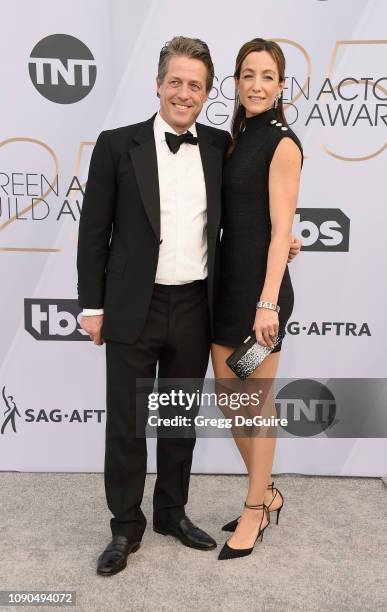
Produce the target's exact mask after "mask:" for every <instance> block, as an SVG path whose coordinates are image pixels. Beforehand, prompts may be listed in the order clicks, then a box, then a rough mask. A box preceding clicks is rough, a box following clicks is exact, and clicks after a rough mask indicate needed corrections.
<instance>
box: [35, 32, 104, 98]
mask: <svg viewBox="0 0 387 612" xmlns="http://www.w3.org/2000/svg"><path fill="white" fill-rule="evenodd" d="M28 69H29V73H30V77H31V81H32V82H33V84H34V86H35V88H36V89H37V90H38V92H39V93H40V94H42V96H44V97H45V98H47V100H50V101H51V102H57V103H58V104H73V103H74V102H79V100H82V98H84V97H85V96H87V94H88V93H90V91H91V90H92V89H93V87H94V83H95V79H96V76H97V66H96V62H95V59H94V57H93V55H92V53H91V51H90V49H88V47H86V45H85V44H84V43H83V42H82V41H80V40H78V38H74V36H69V35H68V34H53V35H52V36H47V37H46V38H43V39H42V40H41V41H40V42H38V44H37V45H35V47H34V48H33V50H32V53H31V56H30V62H29V64H28Z"/></svg>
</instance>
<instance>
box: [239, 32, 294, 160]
mask: <svg viewBox="0 0 387 612" xmlns="http://www.w3.org/2000/svg"><path fill="white" fill-rule="evenodd" d="M254 51H267V52H268V53H270V55H271V57H272V58H273V60H274V61H275V63H276V65H277V70H278V75H279V82H280V83H283V82H284V81H285V56H284V54H283V51H282V49H281V47H280V46H279V45H278V44H277V43H276V42H274V41H272V40H265V39H264V38H253V40H250V41H249V42H247V43H245V44H244V45H243V46H242V47H241V48H240V50H239V53H238V55H237V58H236V62H235V72H234V77H235V78H236V79H239V78H240V74H241V68H242V64H243V62H244V60H245V59H246V57H247V56H248V55H249V53H252V52H254ZM275 116H276V119H277V121H280V122H281V123H282V125H284V126H287V125H288V124H287V121H286V117H285V114H284V107H283V99H282V96H281V98H280V99H279V101H278V106H277V108H276V109H275ZM244 127H245V108H244V106H242V104H241V102H240V100H239V95H238V92H237V89H236V88H235V106H234V113H233V116H232V121H231V136H232V144H231V146H230V150H229V153H231V151H232V150H233V148H234V147H235V141H236V139H237V138H238V136H239V134H240V133H241V132H242V131H243V129H244Z"/></svg>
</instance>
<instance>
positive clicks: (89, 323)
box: [80, 315, 104, 346]
mask: <svg viewBox="0 0 387 612" xmlns="http://www.w3.org/2000/svg"><path fill="white" fill-rule="evenodd" d="M102 324H103V315H92V316H90V317H81V321H80V325H81V327H82V329H84V330H85V332H87V333H88V334H89V336H90V339H91V340H92V341H93V342H94V344H98V346H100V345H101V344H103V343H104V339H103V338H102V336H101V330H102Z"/></svg>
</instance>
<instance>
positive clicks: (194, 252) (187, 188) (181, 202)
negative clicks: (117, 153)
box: [82, 113, 207, 316]
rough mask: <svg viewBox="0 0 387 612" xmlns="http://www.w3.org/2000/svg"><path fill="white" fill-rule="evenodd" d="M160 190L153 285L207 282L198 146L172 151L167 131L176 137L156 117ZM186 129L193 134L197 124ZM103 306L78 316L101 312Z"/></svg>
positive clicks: (185, 145) (204, 202) (204, 205)
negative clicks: (168, 142)
mask: <svg viewBox="0 0 387 612" xmlns="http://www.w3.org/2000/svg"><path fill="white" fill-rule="evenodd" d="M153 130H154V137H155V143H156V154H157V168H158V176H159V190H160V239H161V241H162V242H161V244H160V251H159V259H158V264H157V270H156V280H155V282H156V283H158V284H161V285H180V284H184V283H190V282H192V281H195V280H200V279H205V278H207V198H206V188H205V182H204V174H203V166H202V161H201V157H200V150H199V146H198V145H192V144H189V143H183V144H182V145H181V146H180V149H179V150H178V151H177V153H172V152H171V151H170V150H169V147H168V145H167V143H166V140H165V132H172V133H174V134H177V132H175V131H174V130H173V129H172V128H171V127H170V125H169V124H168V123H166V121H164V119H163V118H162V117H161V115H160V113H157V115H156V117H155V121H154V124H153ZM189 131H190V132H191V133H192V134H193V135H194V136H196V135H197V133H196V126H195V124H193V125H192V126H191V127H190V128H189ZM103 312H104V311H103V308H100V309H91V308H88V309H84V310H83V312H82V315H84V316H88V315H96V314H103Z"/></svg>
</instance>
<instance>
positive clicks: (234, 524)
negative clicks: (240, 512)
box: [222, 480, 284, 531]
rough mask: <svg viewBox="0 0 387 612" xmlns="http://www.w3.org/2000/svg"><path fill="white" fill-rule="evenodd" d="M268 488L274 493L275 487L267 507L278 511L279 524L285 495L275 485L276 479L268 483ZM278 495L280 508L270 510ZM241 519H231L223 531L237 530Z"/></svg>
mask: <svg viewBox="0 0 387 612" xmlns="http://www.w3.org/2000/svg"><path fill="white" fill-rule="evenodd" d="M267 488H268V489H271V491H272V493H274V489H275V493H274V495H273V499H272V500H271V502H270V504H269V505H268V506H267V508H268V509H269V512H277V521H276V525H278V521H279V515H280V512H281V510H282V507H283V505H284V496H283V495H282V493H281V491H280V490H279V489H277V487H275V486H274V480H273V482H272V483H271V484H269V485H267ZM276 495H280V496H281V499H282V504H281V505H280V507H279V508H276V509H275V510H270V506H271V505H272V503H273V501H274V498H275V497H276ZM239 519H240V516H238V518H236V519H234V520H233V521H230V522H229V523H226V525H223V527H222V531H235V529H236V527H237V525H238V521H239Z"/></svg>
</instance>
